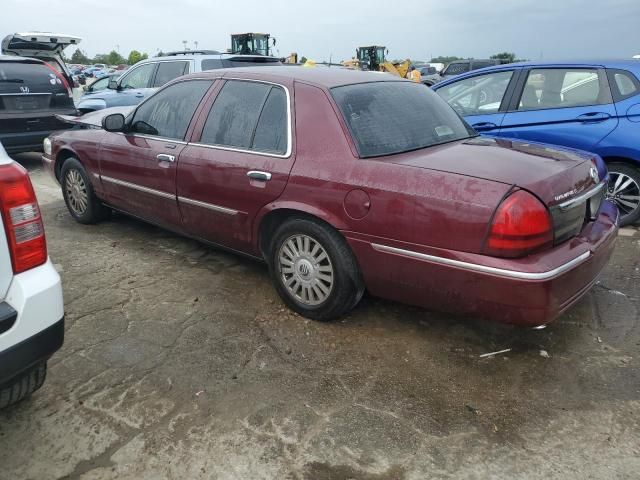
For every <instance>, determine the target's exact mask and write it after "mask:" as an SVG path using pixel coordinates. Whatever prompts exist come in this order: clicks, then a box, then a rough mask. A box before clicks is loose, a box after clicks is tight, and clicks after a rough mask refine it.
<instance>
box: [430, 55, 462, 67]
mask: <svg viewBox="0 0 640 480" xmlns="http://www.w3.org/2000/svg"><path fill="white" fill-rule="evenodd" d="M456 60H464V58H461V57H456V56H450V57H443V56H440V57H433V58H432V59H431V61H430V62H429V63H444V64H445V65H446V64H447V63H451V62H455V61H456Z"/></svg>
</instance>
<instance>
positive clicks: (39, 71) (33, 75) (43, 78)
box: [0, 62, 63, 89]
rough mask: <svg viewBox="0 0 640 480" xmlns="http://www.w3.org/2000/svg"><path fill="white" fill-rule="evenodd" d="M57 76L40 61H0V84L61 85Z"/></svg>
mask: <svg viewBox="0 0 640 480" xmlns="http://www.w3.org/2000/svg"><path fill="white" fill-rule="evenodd" d="M57 78H58V77H57V76H56V75H55V74H54V73H53V72H52V71H51V69H49V68H48V67H46V66H45V65H43V64H41V63H22V62H0V84H8V83H14V84H19V85H22V84H34V83H36V84H49V85H50V86H55V85H58V86H59V87H60V88H61V89H63V87H62V86H61V85H60V84H59V83H58V81H57V80H56V79H57Z"/></svg>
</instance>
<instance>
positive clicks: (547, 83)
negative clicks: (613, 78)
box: [518, 68, 611, 110]
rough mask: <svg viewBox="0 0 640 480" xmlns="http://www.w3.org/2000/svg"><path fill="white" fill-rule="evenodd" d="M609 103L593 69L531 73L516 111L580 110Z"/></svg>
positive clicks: (599, 77)
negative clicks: (579, 108)
mask: <svg viewBox="0 0 640 480" xmlns="http://www.w3.org/2000/svg"><path fill="white" fill-rule="evenodd" d="M610 102H611V95H610V93H609V90H608V89H607V88H606V85H605V84H604V82H603V81H602V79H601V76H600V74H599V73H598V71H597V70H596V69H589V68H571V69H566V68H553V69H552V68H548V69H533V70H531V71H530V72H529V75H528V77H527V81H526V83H525V86H524V90H523V92H522V97H521V98H520V102H519V104H518V110H540V109H546V108H567V107H582V106H589V105H602V104H605V103H610Z"/></svg>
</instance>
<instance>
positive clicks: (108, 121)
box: [102, 113, 125, 132]
mask: <svg viewBox="0 0 640 480" xmlns="http://www.w3.org/2000/svg"><path fill="white" fill-rule="evenodd" d="M124 124H125V120H124V115H122V114H121V113H112V114H111V115H107V116H106V117H104V118H103V119H102V128H104V129H105V130H106V131H107V132H122V131H123V130H124Z"/></svg>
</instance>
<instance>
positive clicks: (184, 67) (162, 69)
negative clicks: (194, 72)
mask: <svg viewBox="0 0 640 480" xmlns="http://www.w3.org/2000/svg"><path fill="white" fill-rule="evenodd" d="M188 72H189V62H160V63H159V64H158V73H156V78H155V80H154V81H153V86H154V87H161V86H162V85H164V84H165V83H169V82H170V81H171V80H173V79H175V78H178V77H181V76H182V75H184V74H185V73H188Z"/></svg>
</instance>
